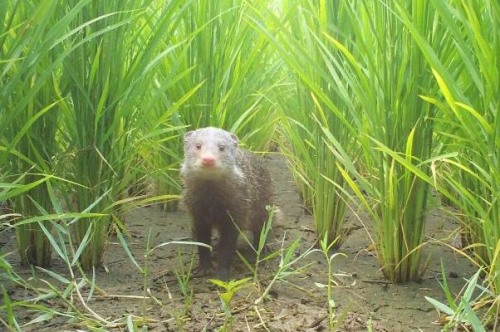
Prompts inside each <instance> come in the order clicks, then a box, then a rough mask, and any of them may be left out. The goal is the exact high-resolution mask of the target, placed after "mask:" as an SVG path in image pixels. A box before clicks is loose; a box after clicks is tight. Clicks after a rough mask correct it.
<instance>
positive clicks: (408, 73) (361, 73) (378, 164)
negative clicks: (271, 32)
mask: <svg viewBox="0 0 500 332" xmlns="http://www.w3.org/2000/svg"><path fill="white" fill-rule="evenodd" d="M398 3H399V2H398ZM289 4H290V8H291V11H290V12H289V13H287V15H288V18H289V20H290V21H292V22H294V20H296V18H297V17H300V16H301V15H302V13H303V12H304V8H316V12H313V13H314V15H312V16H313V17H316V20H317V21H318V22H319V24H320V26H321V23H322V24H324V26H323V28H322V29H319V30H314V28H313V27H314V25H307V24H304V22H302V23H298V22H297V23H291V24H290V25H291V28H290V29H291V30H292V31H294V32H295V33H296V34H297V35H298V37H297V38H296V39H297V40H298V41H299V43H297V44H296V45H294V46H295V47H296V48H298V49H299V54H300V55H301V56H299V57H297V56H296V52H294V51H293V50H294V47H289V48H288V49H285V46H282V45H283V44H285V45H286V43H289V38H284V40H280V41H279V42H277V43H276V44H277V47H278V48H280V49H281V50H282V51H283V52H282V53H283V55H284V56H285V58H286V60H287V63H291V64H293V67H292V68H293V70H294V71H295V72H296V73H298V74H297V75H298V76H299V77H300V78H301V79H302V81H303V82H305V85H306V86H307V87H308V91H309V93H310V94H311V95H312V98H311V102H309V105H304V104H301V103H300V101H299V102H297V104H299V105H301V106H305V109H299V110H296V111H295V112H294V116H295V117H297V119H299V120H295V121H294V122H293V123H292V127H293V129H295V128H298V129H295V131H296V132H300V131H301V130H302V129H301V128H302V127H304V126H306V125H305V124H307V123H309V124H310V126H311V128H313V129H310V130H309V132H306V134H304V133H300V134H299V135H297V137H295V138H294V139H293V140H291V141H292V142H298V144H299V145H302V147H301V148H300V149H301V150H303V151H305V152H308V153H309V158H310V159H311V160H312V161H313V163H310V164H309V165H308V166H301V167H299V168H298V170H300V171H301V173H302V174H307V175H308V176H311V174H318V175H319V176H317V178H316V180H315V181H316V182H317V184H316V185H315V186H314V187H313V188H314V189H312V190H311V191H312V193H313V194H312V195H317V197H319V201H318V203H319V204H320V205H319V209H327V208H329V207H331V206H337V205H338V206H342V204H343V202H342V200H345V199H346V197H348V196H350V197H351V198H354V197H353V196H352V194H351V193H353V194H354V196H355V197H357V199H358V200H360V201H361V203H362V204H363V205H364V207H365V209H366V210H367V211H368V212H369V213H370V215H371V217H372V219H373V221H374V222H375V230H376V238H377V239H376V241H375V244H376V247H377V254H378V258H379V260H380V262H381V264H382V266H383V271H384V274H385V275H386V277H387V278H388V279H390V280H393V281H397V282H400V281H405V280H411V279H416V278H418V277H419V275H420V273H421V270H420V248H421V244H422V241H423V230H424V223H425V213H426V204H427V198H428V197H427V195H428V185H427V184H426V183H425V182H424V181H422V180H420V179H419V178H418V177H417V176H415V175H414V174H413V173H412V172H411V171H409V170H408V169H407V168H406V167H403V166H402V165H400V164H398V163H397V162H395V160H394V159H393V158H392V157H391V155H389V154H387V153H385V152H384V151H381V150H380V147H382V146H383V147H385V148H388V149H390V150H391V151H397V153H400V154H403V155H404V156H405V158H406V159H408V160H409V161H410V162H411V163H415V164H418V161H419V160H426V159H427V158H429V157H430V153H431V151H432V135H433V124H432V121H430V118H432V116H433V108H432V107H431V106H430V105H429V104H427V103H425V102H424V101H423V100H422V99H421V98H420V97H419V94H420V93H422V91H428V90H429V89H432V80H431V79H430V78H432V73H431V71H430V70H425V60H424V58H423V57H422V55H421V54H420V52H419V50H418V47H416V43H415V42H414V41H413V40H412V38H411V35H410V33H409V31H408V29H406V28H405V26H404V24H403V23H402V22H401V20H400V19H399V17H398V16H397V15H396V14H395V12H396V9H397V8H399V6H397V4H396V3H395V2H391V1H375V2H372V1H346V2H340V3H336V4H332V3H328V2H319V4H318V5H317V6H315V5H314V2H309V1H298V2H295V1H291V2H290V3H289ZM404 10H405V11H406V12H408V13H409V15H410V16H412V17H413V19H414V20H415V22H416V24H417V26H418V29H419V31H426V33H428V35H426V37H427V38H433V36H432V35H431V33H432V31H433V30H432V29H431V28H432V23H433V21H432V12H431V11H430V9H429V6H428V5H426V4H425V3H419V4H418V5H417V4H413V5H410V4H407V8H405V9H404ZM287 22H288V21H287ZM285 28H286V26H285V25H284V26H283V27H282V29H285ZM311 54H312V56H309V55H311ZM297 58H298V59H300V60H297ZM311 73H313V74H311ZM314 73H315V74H314ZM426 77H427V78H428V79H426ZM318 78H319V79H318ZM298 99H299V100H300V99H303V98H300V97H299V98H298ZM312 105H314V108H312V107H311V106H312ZM285 107H286V106H285ZM307 118H311V119H312V121H311V120H309V121H307V120H305V119H307ZM314 122H316V123H315V124H314ZM290 129H292V128H289V129H288V130H290ZM292 133H293V130H292ZM315 136H316V137H317V138H316V139H315V140H313V139H314V138H315ZM304 138H305V139H304ZM311 142H314V143H311ZM354 142H356V143H354ZM292 144H294V143H292ZM294 153H297V152H296V151H294ZM305 155H306V156H307V154H305ZM297 159H299V160H307V158H304V157H298V158H297ZM328 169H329V170H328ZM421 169H422V170H423V171H424V172H425V173H429V167H428V166H427V165H422V166H421ZM325 170H328V171H325ZM302 177H303V178H305V176H302ZM347 185H348V186H349V187H350V188H351V191H350V192H349V191H348V190H347V189H346V186H347ZM322 187H323V188H325V187H328V188H329V191H330V192H332V194H331V195H326V194H325V191H321V189H322ZM323 198H325V200H323ZM313 205H314V204H313ZM313 211H314V208H313ZM341 212H342V211H341ZM342 213H343V212H342ZM342 213H340V214H339V215H337V216H336V217H337V220H336V222H337V223H338V222H340V221H339V220H338V218H339V217H341V216H342ZM330 220H331V219H326V220H325V219H324V218H323V221H322V223H325V224H326V225H328V224H330V223H331V221H330ZM317 224H318V222H317ZM332 240H333V239H332Z"/></svg>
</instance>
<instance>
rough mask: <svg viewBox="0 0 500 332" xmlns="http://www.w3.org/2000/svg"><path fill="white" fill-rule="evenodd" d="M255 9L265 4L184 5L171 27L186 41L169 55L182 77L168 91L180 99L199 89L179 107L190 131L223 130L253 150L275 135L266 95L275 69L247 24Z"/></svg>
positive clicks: (228, 0)
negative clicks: (180, 17)
mask: <svg viewBox="0 0 500 332" xmlns="http://www.w3.org/2000/svg"><path fill="white" fill-rule="evenodd" d="M260 7H263V8H266V7H267V2H266V1H254V2H252V5H250V4H249V3H248V2H247V1H242V0H223V1H204V0H196V1H190V2H188V3H187V4H186V10H185V11H184V13H183V16H182V20H181V22H180V23H179V25H178V26H177V29H176V34H177V37H176V38H178V39H179V40H184V39H187V43H186V44H185V45H184V47H179V48H177V49H176V50H175V51H174V52H173V53H172V54H171V56H169V67H170V68H172V67H173V68H177V69H178V70H179V72H181V73H184V74H185V75H183V76H182V77H180V79H179V80H178V81H176V84H175V85H173V86H172V87H171V88H170V89H168V90H167V93H168V94H170V95H185V94H187V93H188V91H191V89H192V88H193V87H196V86H199V89H197V91H196V92H195V93H194V94H193V96H192V97H191V98H190V100H189V102H188V103H186V104H185V105H184V106H183V107H182V108H181V109H180V112H179V115H180V119H181V122H182V123H183V124H185V125H186V126H188V127H189V128H190V129H196V128H199V127H206V126H216V127H221V128H225V129H227V130H230V131H232V132H234V133H235V134H237V135H238V137H240V139H242V141H245V142H247V144H249V145H250V146H252V147H254V148H256V149H262V148H264V147H265V146H266V145H267V143H268V142H269V140H270V138H271V136H272V134H273V133H274V126H275V124H276V117H275V113H274V112H272V103H271V102H270V100H271V96H270V94H272V91H273V87H274V85H275V81H276V79H275V77H276V75H277V73H278V71H279V67H278V66H276V65H275V61H274V60H275V59H274V58H272V57H273V52H272V49H271V48H270V47H269V43H268V40H267V39H266V38H264V36H262V35H261V34H260V33H259V32H258V31H257V30H255V29H254V28H253V26H252V25H251V24H249V23H248V22H247V21H248V17H250V16H251V15H253V10H252V8H260Z"/></svg>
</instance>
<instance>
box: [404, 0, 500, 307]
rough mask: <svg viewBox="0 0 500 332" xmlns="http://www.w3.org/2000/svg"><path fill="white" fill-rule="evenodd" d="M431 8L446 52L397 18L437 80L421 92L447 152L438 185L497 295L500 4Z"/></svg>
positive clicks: (438, 4)
mask: <svg viewBox="0 0 500 332" xmlns="http://www.w3.org/2000/svg"><path fill="white" fill-rule="evenodd" d="M432 7H433V10H435V11H436V13H437V15H438V16H439V17H440V19H441V21H442V22H443V25H442V28H443V29H446V31H447V34H448V35H449V38H448V40H447V44H445V45H446V46H447V47H446V49H447V52H444V53H441V54H440V53H438V52H437V51H436V49H435V48H433V47H431V45H429V44H428V43H427V42H426V41H425V40H424V39H423V38H422V36H421V34H420V33H419V31H417V30H415V29H414V26H413V23H412V21H411V20H410V19H409V18H408V17H404V19H405V23H406V24H407V25H408V26H409V27H410V29H412V33H413V35H414V38H415V39H416V40H417V41H418V42H419V46H420V48H421V49H422V52H423V54H424V55H425V57H426V60H427V61H428V63H429V64H430V66H432V69H433V72H434V78H435V81H436V82H437V83H438V84H439V89H440V91H439V93H436V94H434V95H431V94H426V95H425V99H426V101H428V102H429V103H431V104H433V105H436V106H437V107H438V108H439V110H440V122H439V126H438V129H439V135H440V137H441V138H442V141H443V151H442V152H443V153H445V154H447V156H448V157H447V158H444V157H443V158H441V159H440V165H441V167H440V168H439V169H438V173H437V175H436V176H437V180H438V181H439V182H438V183H439V188H438V189H439V190H440V191H441V193H442V194H443V195H445V196H446V197H447V198H448V199H449V200H450V201H451V202H453V204H454V205H455V207H456V208H458V209H459V213H460V215H461V219H462V221H463V227H464V229H465V231H466V232H467V233H468V238H469V239H470V247H469V248H470V249H471V250H473V253H474V256H475V259H476V260H477V262H478V263H479V264H480V265H481V266H483V267H485V269H486V271H488V279H489V282H490V284H491V286H492V289H493V290H494V291H495V294H498V292H499V289H500V278H499V276H500V220H499V218H500V207H499V200H500V196H499V195H500V187H499V184H500V159H499V157H500V156H499V151H500V149H499V148H500V119H499V116H498V109H499V107H500V100H499V97H498V96H499V93H500V72H499V68H500V66H499V65H500V56H499V54H500V5H499V4H498V2H495V1H486V0H485V1H473V2H453V3H442V2H440V1H432ZM450 154H451V157H450ZM445 156H446V155H445ZM496 302H497V304H498V299H497V300H496ZM497 308H498V306H497Z"/></svg>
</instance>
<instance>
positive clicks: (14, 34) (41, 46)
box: [0, 1, 75, 266]
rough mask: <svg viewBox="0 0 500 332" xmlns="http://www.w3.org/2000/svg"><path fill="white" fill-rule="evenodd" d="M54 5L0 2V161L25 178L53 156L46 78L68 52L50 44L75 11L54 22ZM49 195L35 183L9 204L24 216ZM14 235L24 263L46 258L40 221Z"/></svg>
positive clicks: (48, 165) (37, 174)
mask: <svg viewBox="0 0 500 332" xmlns="http://www.w3.org/2000/svg"><path fill="white" fill-rule="evenodd" d="M57 7H58V6H57V4H56V3H53V2H50V1H43V3H41V4H40V6H32V5H31V4H29V3H26V2H16V3H14V4H7V5H6V4H5V3H4V4H3V5H2V15H1V16H2V18H3V19H4V21H3V22H4V23H2V26H1V29H2V30H1V32H0V59H1V62H2V67H1V68H2V70H1V73H0V75H1V76H0V99H1V100H2V105H1V106H0V108H1V109H0V114H1V115H2V119H1V120H2V121H1V122H2V124H3V126H4V128H3V130H2V131H1V133H2V134H1V137H0V139H1V140H2V141H3V142H4V144H5V147H6V148H5V153H3V154H2V155H1V160H0V165H1V169H2V170H3V171H5V172H9V173H11V174H18V175H20V174H25V176H23V177H22V181H23V182H24V183H25V184H29V183H33V182H35V181H37V179H39V178H41V177H42V176H43V175H41V174H52V172H53V171H54V168H55V163H56V162H57V158H56V157H55V155H56V154H57V152H58V145H57V142H56V133H57V128H58V117H57V114H56V113H55V104H56V103H57V96H56V94H55V93H54V89H53V88H52V84H51V82H52V80H53V79H54V78H55V75H54V70H55V69H56V68H57V66H58V65H60V63H61V62H62V61H63V59H64V58H65V56H67V53H62V54H60V53H57V52H56V51H55V49H54V45H55V44H57V40H58V38H61V37H62V34H60V33H59V32H60V29H62V28H63V27H64V26H65V24H67V21H68V20H70V19H71V18H72V17H74V15H75V12H74V11H73V12H69V13H68V14H67V16H66V17H61V20H60V21H56V22H54V21H53V20H52V17H53V15H54V12H55V11H56V10H57ZM48 196H49V195H48V192H47V187H46V186H45V185H40V186H37V187H34V188H32V189H31V190H29V191H28V192H25V193H23V195H16V196H15V197H13V198H12V202H13V209H14V210H15V211H16V212H17V213H20V214H22V216H23V218H29V217H32V216H35V215H38V214H40V213H41V210H45V211H49V212H50V211H51V203H50V200H49V199H48ZM16 235H17V236H16V238H17V242H18V247H19V252H20V255H21V261H22V263H23V264H36V265H40V266H47V265H49V264H50V262H51V247H50V244H49V242H48V240H47V238H46V237H45V235H44V234H43V231H42V229H41V228H40V224H38V223H30V224H24V225H20V226H19V227H16Z"/></svg>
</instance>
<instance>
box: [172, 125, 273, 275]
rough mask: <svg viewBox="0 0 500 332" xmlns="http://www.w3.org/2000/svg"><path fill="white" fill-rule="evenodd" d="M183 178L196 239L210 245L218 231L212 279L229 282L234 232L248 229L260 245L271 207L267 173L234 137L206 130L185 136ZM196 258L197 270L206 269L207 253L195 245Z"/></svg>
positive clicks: (186, 201)
mask: <svg viewBox="0 0 500 332" xmlns="http://www.w3.org/2000/svg"><path fill="white" fill-rule="evenodd" d="M181 174H182V177H183V182H184V192H183V201H184V204H185V206H186V208H187V210H188V212H189V213H190V214H191V216H192V218H193V233H194V234H193V235H194V238H195V240H196V241H198V242H202V243H206V244H209V245H210V244H211V238H212V230H213V229H216V230H217V231H218V233H219V242H218V247H217V266H216V267H217V269H216V276H217V278H219V279H221V280H228V279H229V276H230V265H231V260H232V258H233V256H234V253H235V251H236V244H237V239H238V234H239V232H238V228H240V229H242V230H247V231H251V232H252V233H253V239H254V245H257V244H258V239H259V235H260V232H261V229H262V226H263V224H264V222H265V221H266V220H267V216H268V213H267V210H266V205H270V204H271V203H272V202H271V200H272V192H273V190H272V184H271V178H270V176H269V172H268V171H267V169H266V168H265V167H264V165H263V164H262V161H261V159H260V158H258V157H257V156H255V155H254V154H252V153H251V152H249V151H247V150H244V149H241V148H239V147H238V138H237V137H236V135H234V134H232V133H229V132H227V131H225V130H222V129H218V128H214V127H208V128H203V129H198V130H195V131H190V132H188V133H186V135H185V136H184V162H183V164H182V168H181ZM236 225H237V226H238V228H237V227H236ZM198 254H199V264H200V266H199V267H200V269H201V270H208V269H210V268H211V257H210V251H209V249H207V248H205V247H202V246H199V247H198Z"/></svg>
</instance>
